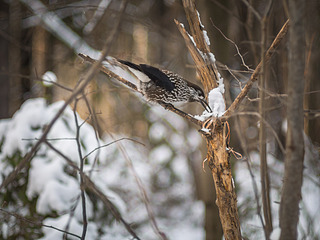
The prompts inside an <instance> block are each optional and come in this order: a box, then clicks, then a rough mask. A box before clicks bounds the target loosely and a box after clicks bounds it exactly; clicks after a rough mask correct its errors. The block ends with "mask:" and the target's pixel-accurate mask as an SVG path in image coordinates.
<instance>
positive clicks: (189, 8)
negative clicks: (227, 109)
mask: <svg viewBox="0 0 320 240" xmlns="http://www.w3.org/2000/svg"><path fill="white" fill-rule="evenodd" d="M182 2H183V6H184V9H185V12H186V17H187V20H188V23H189V27H190V32H191V35H192V39H191V37H190V35H189V34H188V33H187V31H186V30H185V28H184V26H183V25H182V24H180V23H179V22H178V21H176V20H175V23H176V24H177V26H178V29H179V31H180V33H181V35H182V36H183V38H184V40H185V42H186V45H187V47H188V50H189V52H190V54H191V56H192V58H193V61H194V62H195V64H196V68H197V72H198V74H199V76H200V80H201V83H202V85H203V86H204V90H205V92H206V93H208V92H209V91H210V90H211V89H213V88H216V87H217V86H218V79H219V78H218V70H217V67H216V64H215V60H214V59H213V58H212V56H213V55H212V53H210V48H209V46H208V43H207V41H206V38H205V36H204V26H203V25H202V24H201V22H200V19H199V15H198V11H197V10H196V8H195V3H194V1H193V0H184V1H182Z"/></svg>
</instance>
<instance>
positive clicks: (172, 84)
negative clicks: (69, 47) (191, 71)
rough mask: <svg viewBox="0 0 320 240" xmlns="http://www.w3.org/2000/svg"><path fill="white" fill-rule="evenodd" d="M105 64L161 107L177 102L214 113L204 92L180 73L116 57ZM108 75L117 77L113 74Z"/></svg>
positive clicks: (103, 63) (123, 80) (125, 82)
mask: <svg viewBox="0 0 320 240" xmlns="http://www.w3.org/2000/svg"><path fill="white" fill-rule="evenodd" d="M79 55H80V56H81V57H82V58H84V59H86V60H89V61H91V62H95V61H96V60H94V59H92V58H90V57H88V56H86V55H84V54H79ZM102 65H103V66H104V67H105V68H107V69H108V70H109V71H111V72H112V73H113V74H115V75H117V76H119V77H120V78H117V79H118V80H120V81H121V82H122V83H124V84H126V85H127V86H129V87H130V88H132V89H134V90H136V91H138V92H140V93H141V94H142V95H144V97H145V98H146V99H147V100H148V101H151V102H156V103H159V104H161V105H170V104H171V103H176V102H182V103H183V102H199V103H201V105H202V106H203V107H204V108H205V109H206V110H207V111H208V112H212V111H211V108H210V107H209V105H208V103H207V102H206V100H205V96H204V93H203V91H202V89H201V88H200V87H199V86H198V85H196V84H193V83H191V82H189V81H187V80H185V79H184V78H182V77H181V76H179V75H178V74H176V73H173V72H171V71H168V70H161V69H159V68H156V67H152V66H149V65H146V64H139V65H138V64H134V63H132V62H128V61H123V60H118V59H115V58H112V57H107V58H106V60H105V61H103V62H102ZM106 73H107V72H106ZM128 73H129V75H128ZM107 74H108V75H110V76H111V77H114V76H112V75H111V74H110V72H109V73H107Z"/></svg>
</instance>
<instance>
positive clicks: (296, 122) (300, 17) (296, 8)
mask: <svg viewBox="0 0 320 240" xmlns="http://www.w3.org/2000/svg"><path fill="white" fill-rule="evenodd" d="M289 17H290V22H291V25H290V29H289V34H290V38H289V66H288V67H289V79H288V102H287V119H288V131H287V139H286V144H287V145H286V159H285V173H284V181H283V191H282V197H281V204H280V228H281V236H280V239H283V240H284V239H297V238H298V233H297V224H298V221H299V202H300V200H301V186H302V173H303V158H304V142H303V121H304V119H303V97H304V95H303V92H304V68H305V29H304V18H305V1H304V0H292V1H289Z"/></svg>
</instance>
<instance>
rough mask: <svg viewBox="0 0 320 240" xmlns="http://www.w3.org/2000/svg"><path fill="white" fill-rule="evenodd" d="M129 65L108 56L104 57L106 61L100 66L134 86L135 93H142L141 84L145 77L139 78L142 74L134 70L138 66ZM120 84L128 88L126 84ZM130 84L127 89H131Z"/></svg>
mask: <svg viewBox="0 0 320 240" xmlns="http://www.w3.org/2000/svg"><path fill="white" fill-rule="evenodd" d="M129 63H130V62H124V61H122V60H118V59H116V58H114V57H110V56H108V57H106V60H104V61H103V62H102V65H103V66H104V67H105V68H107V69H108V70H110V71H111V72H113V73H114V74H116V75H117V76H119V77H120V78H122V79H124V80H126V81H127V82H129V83H131V84H132V85H134V86H135V90H136V91H138V92H142V82H143V80H144V78H145V77H146V76H141V75H144V74H143V73H141V72H140V71H139V70H136V69H135V68H137V67H139V66H138V65H135V64H133V63H130V64H132V65H134V66H131V65H130V64H129ZM117 79H118V80H119V78H117ZM121 82H122V83H124V84H125V85H127V86H128V84H126V83H125V82H123V81H121ZM131 84H129V85H130V86H129V87H131V88H133V87H132V85H131Z"/></svg>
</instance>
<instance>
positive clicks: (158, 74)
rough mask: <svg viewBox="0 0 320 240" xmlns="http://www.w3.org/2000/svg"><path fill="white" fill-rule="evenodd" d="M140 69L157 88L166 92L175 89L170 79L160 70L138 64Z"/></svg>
mask: <svg viewBox="0 0 320 240" xmlns="http://www.w3.org/2000/svg"><path fill="white" fill-rule="evenodd" d="M140 69H141V70H142V72H143V73H144V74H146V75H147V76H148V77H149V78H150V79H151V80H152V81H153V82H154V83H155V84H156V85H157V86H159V87H162V88H164V89H166V90H167V91H172V90H173V89H174V88H175V85H174V83H173V82H171V81H170V78H169V77H168V76H167V75H166V74H165V73H164V72H162V71H161V70H160V69H158V68H155V67H152V66H149V65H146V64H140Z"/></svg>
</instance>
